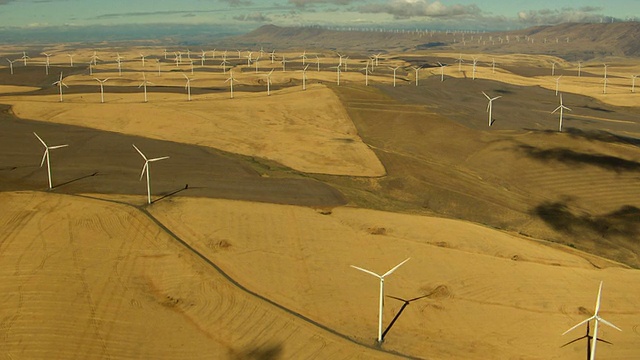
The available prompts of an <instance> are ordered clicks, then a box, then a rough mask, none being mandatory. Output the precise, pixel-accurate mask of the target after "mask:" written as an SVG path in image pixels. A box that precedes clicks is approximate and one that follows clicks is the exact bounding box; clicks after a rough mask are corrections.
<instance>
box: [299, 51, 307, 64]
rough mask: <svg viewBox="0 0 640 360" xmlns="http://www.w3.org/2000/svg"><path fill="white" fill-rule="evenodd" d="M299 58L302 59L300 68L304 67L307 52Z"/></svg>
mask: <svg viewBox="0 0 640 360" xmlns="http://www.w3.org/2000/svg"><path fill="white" fill-rule="evenodd" d="M300 57H301V58H302V66H304V65H305V61H307V51H306V50H305V51H304V52H303V53H302V55H300Z"/></svg>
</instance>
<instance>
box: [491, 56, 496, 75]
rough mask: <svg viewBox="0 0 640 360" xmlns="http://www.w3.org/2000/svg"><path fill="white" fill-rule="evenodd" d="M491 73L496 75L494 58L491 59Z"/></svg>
mask: <svg viewBox="0 0 640 360" xmlns="http://www.w3.org/2000/svg"><path fill="white" fill-rule="evenodd" d="M491 73H492V74H495V73H496V59H495V58H492V59H491Z"/></svg>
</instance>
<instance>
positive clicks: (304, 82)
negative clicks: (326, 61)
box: [302, 64, 309, 90]
mask: <svg viewBox="0 0 640 360" xmlns="http://www.w3.org/2000/svg"><path fill="white" fill-rule="evenodd" d="M308 68H309V64H307V65H306V66H305V67H304V69H302V90H307V69H308Z"/></svg>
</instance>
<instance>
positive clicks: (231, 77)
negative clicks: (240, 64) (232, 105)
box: [224, 70, 235, 99]
mask: <svg viewBox="0 0 640 360" xmlns="http://www.w3.org/2000/svg"><path fill="white" fill-rule="evenodd" d="M234 80H235V78H234V77H233V70H229V78H228V79H227V80H225V81H224V82H228V83H229V89H230V91H231V99H233V81H234Z"/></svg>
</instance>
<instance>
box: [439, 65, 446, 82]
mask: <svg viewBox="0 0 640 360" xmlns="http://www.w3.org/2000/svg"><path fill="white" fill-rule="evenodd" d="M438 65H440V81H441V82H442V81H444V67H445V66H446V65H443V64H442V63H441V62H439V61H438Z"/></svg>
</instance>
